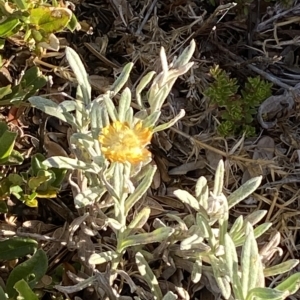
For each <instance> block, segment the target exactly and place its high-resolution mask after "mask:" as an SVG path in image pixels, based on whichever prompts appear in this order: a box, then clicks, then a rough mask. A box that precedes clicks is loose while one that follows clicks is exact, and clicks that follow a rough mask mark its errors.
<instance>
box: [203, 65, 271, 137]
mask: <svg viewBox="0 0 300 300" xmlns="http://www.w3.org/2000/svg"><path fill="white" fill-rule="evenodd" d="M210 73H211V76H212V77H213V78H214V82H212V83H211V84H210V86H209V87H208V88H207V89H206V90H205V91H204V95H206V96H207V97H208V98H209V99H210V101H211V104H213V105H216V106H217V107H218V109H219V116H220V125H219V127H218V132H219V134H220V135H222V136H229V135H240V134H243V133H245V134H246V136H253V135H255V128H254V127H253V126H252V122H253V116H254V115H255V113H256V112H257V107H258V106H259V105H260V104H261V103H262V102H263V101H264V100H265V99H266V98H268V97H270V96H271V87H272V84H271V83H269V82H267V81H265V80H262V79H261V78H260V77H259V76H257V77H248V78H247V81H246V83H245V86H244V87H243V88H242V89H241V90H240V87H239V85H238V81H237V79H236V78H231V77H230V76H229V75H228V74H227V73H226V72H225V71H224V70H222V69H220V68H219V66H215V67H213V68H212V69H211V70H210Z"/></svg>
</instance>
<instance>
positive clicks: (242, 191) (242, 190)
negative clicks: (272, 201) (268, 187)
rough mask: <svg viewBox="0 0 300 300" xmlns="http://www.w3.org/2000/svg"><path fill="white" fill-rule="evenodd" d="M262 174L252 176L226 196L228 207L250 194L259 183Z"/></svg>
mask: <svg viewBox="0 0 300 300" xmlns="http://www.w3.org/2000/svg"><path fill="white" fill-rule="evenodd" d="M261 180H262V176H258V177H254V178H251V179H249V180H248V181H247V182H245V183H244V184H243V185H242V186H240V187H239V188H238V189H237V190H236V191H234V192H233V193H232V194H231V195H230V196H229V197H228V198H227V200H228V208H232V207H233V206H235V205H236V204H238V203H239V202H240V201H242V200H244V199H245V198H246V197H248V196H249V195H251V194H252V193H253V192H254V191H255V190H256V189H257V188H258V187H259V185H260V183H261Z"/></svg>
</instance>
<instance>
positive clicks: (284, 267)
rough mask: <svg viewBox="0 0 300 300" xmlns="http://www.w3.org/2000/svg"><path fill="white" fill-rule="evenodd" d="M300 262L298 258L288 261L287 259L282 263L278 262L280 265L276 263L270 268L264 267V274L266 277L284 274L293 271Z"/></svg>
mask: <svg viewBox="0 0 300 300" xmlns="http://www.w3.org/2000/svg"><path fill="white" fill-rule="evenodd" d="M298 264H299V260H298V259H290V260H287V261H285V262H283V263H281V264H278V265H275V266H272V267H269V268H265V269H264V275H265V277H271V276H276V275H281V274H284V273H286V272H289V271H291V270H292V269H294V268H295V267H296V266H297V265H298Z"/></svg>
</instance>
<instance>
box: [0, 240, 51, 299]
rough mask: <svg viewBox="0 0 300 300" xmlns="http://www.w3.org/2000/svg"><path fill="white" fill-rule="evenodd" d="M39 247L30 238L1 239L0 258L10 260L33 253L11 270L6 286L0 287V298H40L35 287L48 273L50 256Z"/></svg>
mask: <svg viewBox="0 0 300 300" xmlns="http://www.w3.org/2000/svg"><path fill="white" fill-rule="evenodd" d="M37 247H38V243H37V242H36V241H35V240H32V239H29V238H20V237H13V238H10V239H7V240H4V241H0V260H4V261H10V260H14V259H19V258H22V257H24V256H26V255H31V257H30V258H29V259H27V260H25V261H24V262H22V263H20V264H18V265H17V266H16V267H14V268H13V270H12V271H11V272H10V274H9V276H8V278H7V281H6V285H5V288H4V289H3V288H2V287H0V299H3V300H6V299H7V300H9V299H24V300H38V299H39V298H38V296H37V295H36V293H35V292H34V291H33V289H34V287H35V286H36V284H37V283H38V282H39V281H40V280H41V279H42V277H43V276H44V275H45V274H46V271H47V268H48V258H47V255H46V253H45V252H44V251H43V250H42V249H37Z"/></svg>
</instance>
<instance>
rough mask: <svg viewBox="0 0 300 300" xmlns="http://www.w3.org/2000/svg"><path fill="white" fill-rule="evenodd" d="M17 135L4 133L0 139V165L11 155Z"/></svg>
mask: <svg viewBox="0 0 300 300" xmlns="http://www.w3.org/2000/svg"><path fill="white" fill-rule="evenodd" d="M16 137H17V134H16V133H14V132H11V131H6V132H4V134H3V135H2V136H1V137H0V164H3V163H5V161H6V160H7V159H8V157H9V155H10V154H11V152H12V150H13V148H14V144H15V140H16Z"/></svg>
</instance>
